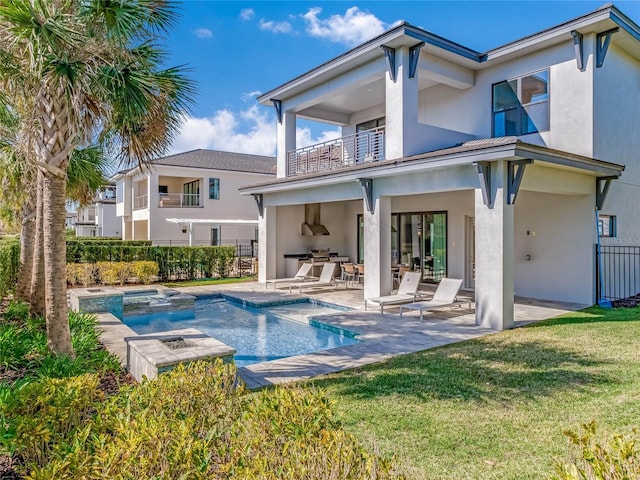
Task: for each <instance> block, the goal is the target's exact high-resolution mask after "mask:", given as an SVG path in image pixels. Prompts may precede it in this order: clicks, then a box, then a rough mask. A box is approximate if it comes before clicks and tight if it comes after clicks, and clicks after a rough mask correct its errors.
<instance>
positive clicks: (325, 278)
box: [289, 262, 338, 294]
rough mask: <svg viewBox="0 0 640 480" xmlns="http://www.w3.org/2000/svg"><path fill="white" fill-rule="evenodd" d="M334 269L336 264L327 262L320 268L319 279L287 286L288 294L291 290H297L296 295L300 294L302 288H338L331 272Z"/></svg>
mask: <svg viewBox="0 0 640 480" xmlns="http://www.w3.org/2000/svg"><path fill="white" fill-rule="evenodd" d="M335 269H336V264H335V263H333V262H327V263H325V264H324V265H323V266H322V271H321V272H320V278H319V279H318V281H316V282H296V283H290V284H289V293H291V289H292V288H297V289H298V293H299V294H302V289H303V288H315V287H330V286H334V285H335V287H336V289H337V288H338V284H337V282H336V281H335V280H334V279H333V272H334V270H335Z"/></svg>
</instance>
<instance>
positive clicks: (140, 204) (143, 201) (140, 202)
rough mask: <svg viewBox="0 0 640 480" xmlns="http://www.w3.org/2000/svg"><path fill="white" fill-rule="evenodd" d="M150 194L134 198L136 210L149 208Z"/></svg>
mask: <svg viewBox="0 0 640 480" xmlns="http://www.w3.org/2000/svg"><path fill="white" fill-rule="evenodd" d="M147 197H148V195H140V196H139V197H135V198H134V199H133V209H134V210H142V209H143V208H147V206H148V205H149V202H148V198H147Z"/></svg>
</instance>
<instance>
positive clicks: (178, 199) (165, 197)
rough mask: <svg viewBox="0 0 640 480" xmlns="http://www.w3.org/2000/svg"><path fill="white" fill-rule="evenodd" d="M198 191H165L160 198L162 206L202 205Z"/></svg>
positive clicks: (159, 202)
mask: <svg viewBox="0 0 640 480" xmlns="http://www.w3.org/2000/svg"><path fill="white" fill-rule="evenodd" d="M201 206H202V202H201V201H200V194H198V193H163V194H161V195H160V198H159V199H158V207H160V208H184V207H201Z"/></svg>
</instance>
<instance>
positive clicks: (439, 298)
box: [400, 278, 471, 320]
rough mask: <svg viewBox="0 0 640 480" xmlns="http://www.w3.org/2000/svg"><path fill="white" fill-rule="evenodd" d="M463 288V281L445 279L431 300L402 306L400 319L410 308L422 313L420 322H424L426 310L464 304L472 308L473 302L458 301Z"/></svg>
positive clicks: (441, 281)
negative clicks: (423, 315)
mask: <svg viewBox="0 0 640 480" xmlns="http://www.w3.org/2000/svg"><path fill="white" fill-rule="evenodd" d="M461 286H462V280H461V279H455V278H443V279H442V280H440V283H439V284H438V288H437V289H436V293H434V294H433V298H432V299H431V300H427V301H424V302H416V303H409V304H407V305H400V318H402V309H403V308H408V309H410V310H418V311H420V320H422V314H423V312H424V311H425V310H427V311H428V310H434V309H437V308H443V307H451V306H453V305H458V306H460V305H462V304H464V303H468V304H469V308H471V300H464V301H462V300H458V299H457V295H458V292H459V291H460V287H461Z"/></svg>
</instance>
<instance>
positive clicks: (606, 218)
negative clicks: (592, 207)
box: [598, 215, 617, 237]
mask: <svg viewBox="0 0 640 480" xmlns="http://www.w3.org/2000/svg"><path fill="white" fill-rule="evenodd" d="M616 223H617V222H616V216H615V215H599V217H598V234H599V235H600V236H601V237H615V236H616V235H617V228H616V227H617V225H616Z"/></svg>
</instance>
